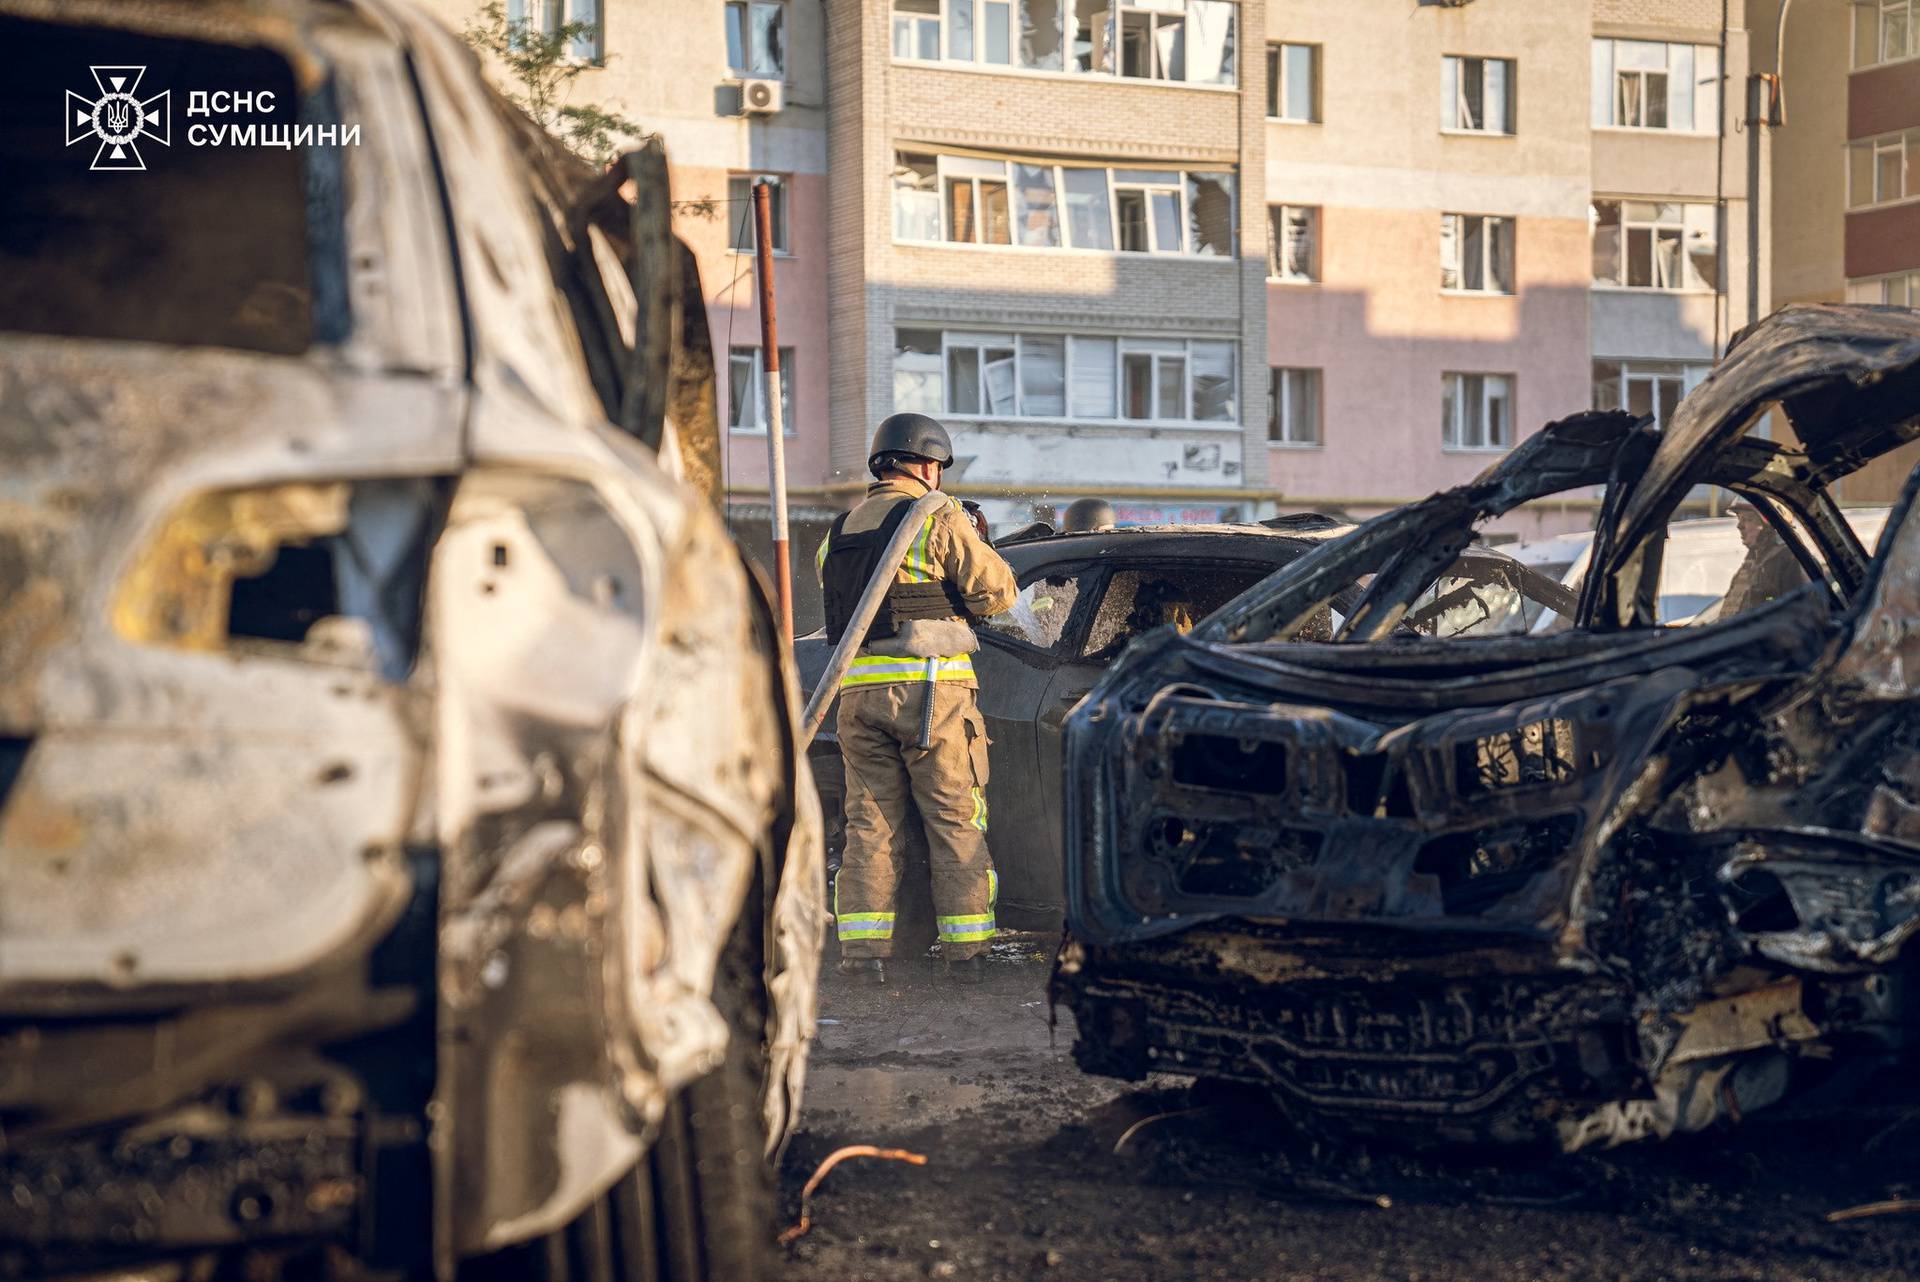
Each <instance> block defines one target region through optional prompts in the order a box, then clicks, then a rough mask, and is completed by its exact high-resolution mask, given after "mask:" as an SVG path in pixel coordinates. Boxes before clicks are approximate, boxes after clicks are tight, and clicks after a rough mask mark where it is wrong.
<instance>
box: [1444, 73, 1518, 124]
mask: <svg viewBox="0 0 1920 1282" xmlns="http://www.w3.org/2000/svg"><path fill="white" fill-rule="evenodd" d="M1513 68H1514V64H1513V59H1511V58H1463V57H1459V56H1456V55H1453V54H1449V55H1447V56H1446V57H1445V58H1443V59H1441V62H1440V127H1441V128H1442V129H1454V130H1463V131H1467V132H1472V133H1487V134H1511V133H1512V132H1513V131H1514V82H1515V76H1514V69H1513Z"/></svg>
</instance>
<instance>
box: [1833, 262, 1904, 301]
mask: <svg viewBox="0 0 1920 1282" xmlns="http://www.w3.org/2000/svg"><path fill="white" fill-rule="evenodd" d="M1895 281H1899V282H1901V283H1902V284H1904V285H1905V286H1906V293H1907V301H1906V302H1904V303H1897V302H1894V301H1893V300H1892V299H1890V298H1888V297H1887V295H1888V294H1889V293H1890V292H1891V290H1890V289H1889V288H1888V287H1889V286H1890V285H1892V284H1893V283H1894V282H1895ZM1868 287H1873V292H1874V293H1876V294H1878V295H1879V297H1878V298H1862V297H1857V296H1856V295H1857V294H1859V293H1861V292H1864V291H1865V289H1866V288H1868ZM1846 300H1847V301H1848V302H1849V303H1867V304H1870V305H1874V306H1879V307H1920V267H1915V268H1911V269H1909V270H1907V271H1901V272H1882V273H1880V274H1879V275H1877V276H1855V277H1853V278H1851V279H1850V280H1848V281H1847V284H1846Z"/></svg>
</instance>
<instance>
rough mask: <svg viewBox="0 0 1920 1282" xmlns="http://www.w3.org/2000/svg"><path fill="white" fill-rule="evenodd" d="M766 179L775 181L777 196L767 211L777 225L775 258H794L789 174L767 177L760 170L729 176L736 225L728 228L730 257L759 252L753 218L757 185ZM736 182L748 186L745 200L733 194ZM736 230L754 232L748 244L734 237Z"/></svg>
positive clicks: (729, 205)
mask: <svg viewBox="0 0 1920 1282" xmlns="http://www.w3.org/2000/svg"><path fill="white" fill-rule="evenodd" d="M762 178H768V179H771V180H772V182H773V193H772V195H771V198H770V199H769V200H768V201H767V204H768V206H769V208H768V210H767V214H768V221H770V222H771V223H772V224H773V256H774V257H775V258H792V257H794V253H793V211H792V197H793V189H792V188H791V187H790V186H788V183H787V178H788V175H786V174H766V173H760V172H759V171H755V172H753V173H730V174H728V175H727V209H728V221H729V222H731V223H733V226H732V227H729V228H728V233H729V234H728V236H727V252H728V253H729V254H742V255H746V256H749V257H751V256H752V255H753V254H754V252H755V246H754V240H755V237H756V235H757V233H753V232H752V229H753V228H754V226H755V225H756V224H755V223H754V221H753V217H752V210H753V185H754V183H756V182H758V181H759V180H760V179H762ZM735 183H745V184H746V194H745V199H744V201H743V200H742V199H741V198H740V197H737V196H735V195H734V194H733V185H734V184H735ZM736 207H737V208H739V209H740V210H741V213H740V214H738V215H736V214H734V212H733V211H734V210H735V208H736ZM736 217H738V219H739V221H737V222H735V221H734V220H735V218H736ZM735 228H738V229H739V230H740V231H741V232H747V233H751V234H749V235H748V236H747V240H746V244H745V245H742V244H741V243H740V242H739V241H738V240H737V239H736V238H735V236H734V235H733V234H732V233H733V232H734V230H735Z"/></svg>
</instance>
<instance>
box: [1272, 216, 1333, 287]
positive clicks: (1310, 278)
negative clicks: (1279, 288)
mask: <svg viewBox="0 0 1920 1282" xmlns="http://www.w3.org/2000/svg"><path fill="white" fill-rule="evenodd" d="M1323 209H1324V206H1321V205H1294V204H1286V203H1282V204H1277V205H1268V206H1267V279H1268V280H1269V281H1271V282H1273V283H1274V284H1276V285H1318V284H1319V283H1320V280H1321V265H1320V264H1321V259H1320V235H1321V230H1320V224H1321V212H1322V210H1323ZM1289 211H1299V212H1303V213H1305V214H1306V215H1307V220H1306V227H1307V233H1306V234H1307V243H1308V250H1307V257H1308V258H1309V259H1310V260H1311V261H1310V262H1309V264H1308V266H1307V273H1306V275H1304V276H1301V275H1290V274H1287V273H1285V272H1284V271H1282V255H1281V249H1282V241H1283V240H1284V237H1283V236H1281V235H1279V234H1277V233H1278V232H1279V230H1280V226H1281V224H1282V223H1283V222H1284V221H1285V219H1286V216H1287V214H1288V212H1289Z"/></svg>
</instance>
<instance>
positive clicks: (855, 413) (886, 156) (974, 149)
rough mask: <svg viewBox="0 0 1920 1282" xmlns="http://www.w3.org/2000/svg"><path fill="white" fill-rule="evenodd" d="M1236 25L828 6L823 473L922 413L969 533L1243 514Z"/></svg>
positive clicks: (1249, 79) (1258, 315)
mask: <svg viewBox="0 0 1920 1282" xmlns="http://www.w3.org/2000/svg"><path fill="white" fill-rule="evenodd" d="M1264 8H1265V5H1264V2H1263V0H1244V2H1241V3H1230V2H1228V0H1154V3H1151V4H1135V5H1131V6H1129V7H1126V8H1123V9H1120V10H1119V11H1118V12H1116V11H1114V10H1113V9H1112V8H1111V7H1110V0H891V2H890V3H875V2H873V0H868V2H866V3H862V0H828V5H827V10H828V22H827V25H828V38H827V80H828V84H829V87H830V92H829V101H828V105H827V117H828V138H827V154H828V162H829V169H830V171H831V173H832V175H833V182H832V185H831V190H830V193H829V198H828V199H829V214H828V223H829V228H830V230H829V233H828V235H829V240H828V263H829V266H828V278H829V292H830V294H831V297H832V299H833V307H832V316H831V321H830V325H831V334H832V347H833V352H834V369H833V380H834V384H833V391H832V411H831V415H832V422H831V451H832V460H833V465H834V468H835V470H836V472H838V473H839V474H842V475H854V474H858V473H859V472H860V470H861V467H862V464H863V461H864V459H865V454H866V437H867V433H868V432H869V431H870V430H871V427H872V425H873V423H874V422H875V421H877V420H878V419H879V418H881V417H883V416H885V415H886V414H888V413H891V412H893V411H895V410H923V411H925V412H927V413H931V414H934V415H936V416H938V417H940V418H941V419H943V420H944V421H945V422H946V423H947V425H948V427H949V429H950V430H951V431H952V433H953V436H954V441H955V450H956V454H957V462H956V466H955V468H954V470H953V474H952V475H951V476H950V479H949V484H950V485H951V487H952V488H954V489H956V490H957V491H959V492H960V493H962V494H967V495H971V496H973V497H975V498H977V499H978V500H980V501H981V502H982V504H983V506H984V507H985V508H986V510H987V513H988V516H989V519H990V520H992V521H993V522H994V523H995V524H996V525H1001V526H1005V525H1017V524H1024V523H1025V522H1027V521H1029V520H1032V519H1033V518H1034V517H1035V516H1036V515H1041V516H1044V515H1046V514H1048V512H1049V510H1052V509H1057V508H1058V507H1062V506H1064V504H1065V502H1066V501H1069V500H1071V499H1072V498H1074V497H1077V496H1080V495H1086V494H1099V495H1103V496H1106V497H1109V498H1111V499H1113V500H1115V501H1116V503H1117V504H1118V506H1119V508H1120V512H1121V517H1122V519H1123V520H1132V521H1160V520H1220V519H1228V520H1232V519H1240V518H1244V517H1251V516H1253V515H1256V509H1255V504H1256V503H1257V502H1258V501H1259V500H1260V499H1261V498H1262V497H1270V496H1267V495H1265V492H1264V487H1265V485H1266V476H1265V472H1266V468H1265V463H1266V458H1265V454H1266V451H1265V448H1264V445H1263V441H1264V436H1265V425H1264V419H1265V400H1266V361H1265V355H1266V347H1267V343H1266V313H1265V290H1266V287H1265V279H1264V278H1265V271H1264V266H1263V264H1264V256H1265V241H1264V232H1263V230H1262V220H1263V215H1264V210H1263V205H1262V199H1261V183H1260V176H1261V175H1262V174H1263V172H1264V168H1263V166H1264V160H1263V153H1264V141H1265V140H1264V132H1263V129H1262V125H1261V117H1260V103H1261V101H1262V95H1261V87H1262V83H1263V76H1264V68H1263V66H1262V65H1261V63H1260V60H1259V59H1258V58H1257V57H1256V58H1253V59H1251V60H1250V59H1248V58H1246V57H1245V56H1244V54H1243V50H1244V49H1245V48H1246V47H1247V44H1248V42H1249V35H1248V33H1250V32H1252V33H1258V32H1260V31H1261V30H1263V25H1264V21H1265V14H1264ZM1255 47H1256V48H1257V43H1256V45H1255ZM1249 176H1250V177H1249Z"/></svg>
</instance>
